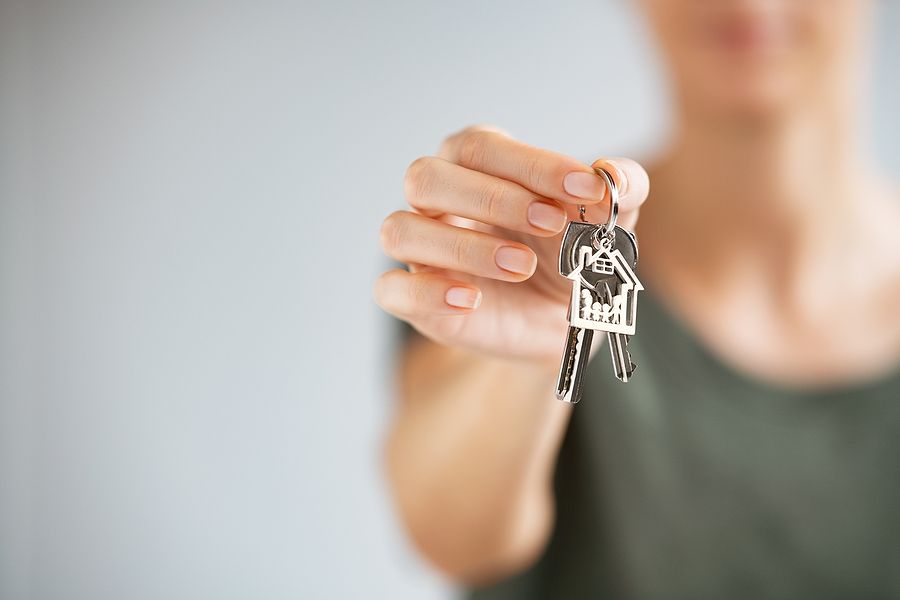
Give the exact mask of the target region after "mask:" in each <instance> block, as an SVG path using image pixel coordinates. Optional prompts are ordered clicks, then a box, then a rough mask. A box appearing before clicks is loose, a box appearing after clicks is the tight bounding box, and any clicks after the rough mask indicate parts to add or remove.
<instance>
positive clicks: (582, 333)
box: [556, 168, 644, 403]
mask: <svg viewBox="0 0 900 600" xmlns="http://www.w3.org/2000/svg"><path fill="white" fill-rule="evenodd" d="M594 171H595V172H596V173H597V175H598V176H599V177H600V178H601V179H603V181H604V183H605V184H606V187H607V189H608V190H609V197H610V207H609V218H608V219H607V222H606V223H604V224H602V225H600V224H593V223H588V222H587V220H586V219H585V207H584V205H580V206H579V207H578V214H579V217H580V218H581V222H578V221H570V222H569V225H568V227H567V228H566V232H565V234H564V235H563V241H562V245H561V246H560V252H559V273H560V275H562V276H563V277H566V278H567V279H570V280H571V281H572V295H571V299H570V302H569V310H568V320H569V330H568V334H567V336H566V346H565V350H564V351H563V357H562V362H561V364H560V369H559V378H558V380H557V385H556V397H557V398H559V399H560V400H565V401H567V402H572V403H575V402H578V401H579V400H580V399H581V390H582V383H583V379H584V371H585V369H586V367H587V362H588V359H589V358H590V352H591V343H592V341H593V334H594V331H605V332H606V334H607V340H608V343H609V349H610V356H611V358H612V363H613V370H614V372H615V375H616V377H617V378H618V379H619V380H620V381H623V382H627V381H628V380H629V379H630V378H631V375H632V374H633V373H634V370H635V368H636V365H635V364H634V363H633V362H632V360H631V355H630V354H629V352H628V339H629V336H631V335H633V334H634V332H635V328H636V321H637V295H638V292H640V291H641V290H643V289H644V286H643V285H641V282H640V280H638V278H637V275H636V274H635V272H634V269H635V267H636V266H637V258H638V253H637V240H636V239H635V237H634V234H633V233H631V232H630V231H627V230H625V229H623V228H622V227H619V226H618V225H616V220H617V218H618V215H619V191H618V189H617V188H616V184H615V181H614V180H613V178H612V176H611V175H610V174H609V173H608V172H607V171H606V170H604V169H601V168H594Z"/></svg>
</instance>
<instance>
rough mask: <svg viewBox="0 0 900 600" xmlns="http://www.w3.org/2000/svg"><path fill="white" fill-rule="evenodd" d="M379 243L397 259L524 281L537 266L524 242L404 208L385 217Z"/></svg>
mask: <svg viewBox="0 0 900 600" xmlns="http://www.w3.org/2000/svg"><path fill="white" fill-rule="evenodd" d="M381 245H382V248H384V251H385V252H386V253H387V254H388V255H389V256H391V257H393V258H395V259H397V260H399V261H401V262H405V263H415V264H422V265H428V266H431V267H437V268H440V269H448V270H452V271H460V272H463V273H468V274H470V275H476V276H478V277H488V278H490V279H498V280H500V281H524V280H526V279H528V278H529V277H531V275H532V273H534V270H535V268H536V267H537V256H536V255H535V254H534V251H532V250H531V248H529V247H528V246H526V245H525V244H521V243H519V242H514V241H511V240H504V239H501V238H498V237H495V236H493V235H489V234H487V233H482V232H480V231H472V230H470V229H463V228H460V227H454V226H453V225H449V224H447V223H442V222H440V221H435V220H434V219H430V218H428V217H425V216H423V215H419V214H416V213H412V212H406V211H397V212H395V213H393V214H391V215H389V216H388V218H387V219H385V221H384V224H383V225H382V227H381Z"/></svg>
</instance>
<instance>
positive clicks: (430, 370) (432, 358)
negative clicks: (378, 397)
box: [387, 339, 570, 581]
mask: <svg viewBox="0 0 900 600" xmlns="http://www.w3.org/2000/svg"><path fill="white" fill-rule="evenodd" d="M416 344H417V347H416V348H414V349H413V350H411V351H410V352H408V354H407V356H406V358H405V361H404V366H403V369H402V371H401V378H402V381H401V388H402V396H403V400H402V402H401V405H400V407H399V409H398V411H397V415H396V418H395V420H394V423H393V427H392V429H391V432H390V435H389V438H388V444H387V458H388V470H389V474H390V478H391V482H392V486H393V489H394V494H395V497H396V500H397V503H398V505H399V506H400V510H401V514H402V516H403V518H404V520H405V522H406V524H407V526H408V528H409V530H410V532H411V534H412V536H413V538H414V540H415V541H416V543H417V544H418V545H419V547H420V548H421V549H422V551H423V552H424V553H425V554H426V555H427V556H428V557H429V558H430V559H431V560H432V561H433V562H434V563H436V564H437V565H438V566H439V567H441V568H442V569H443V570H445V571H446V572H448V573H450V574H451V575H453V576H455V577H457V578H460V579H465V580H470V581H471V580H484V579H489V578H493V577H498V576H500V575H503V574H506V573H509V572H513V571H516V570H518V569H521V568H523V567H524V566H526V565H527V564H528V562H530V561H531V560H533V559H534V558H535V557H536V556H537V555H538V554H539V552H540V551H541V549H542V548H543V546H544V544H545V542H546V539H547V536H548V534H549V531H550V529H551V527H552V521H553V498H552V489H551V483H552V476H553V468H554V464H555V459H556V454H557V451H558V449H559V445H560V441H561V439H562V435H563V433H564V431H565V427H566V424H567V422H568V418H569V413H570V406H569V405H567V404H565V403H561V402H558V401H556V400H555V399H554V398H553V384H554V376H555V372H554V368H553V367H551V366H549V365H535V364H533V363H521V362H513V361H504V360H499V359H488V358H485V357H483V356H474V355H471V354H467V353H465V352H463V351H460V350H453V349H448V348H443V347H440V346H437V345H436V344H433V343H431V342H428V341H425V340H421V339H419V340H417V341H416Z"/></svg>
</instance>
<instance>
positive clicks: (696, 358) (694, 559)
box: [470, 293, 900, 600]
mask: <svg viewBox="0 0 900 600" xmlns="http://www.w3.org/2000/svg"><path fill="white" fill-rule="evenodd" d="M640 300H641V303H640V306H639V315H640V321H639V326H638V334H637V335H636V336H635V337H633V338H632V339H631V343H630V344H629V349H630V350H631V352H632V356H633V357H634V359H635V362H636V363H637V364H638V368H637V371H636V372H635V375H634V378H633V379H632V380H631V381H629V382H628V383H627V384H623V383H621V382H619V381H618V380H616V379H615V377H614V376H613V373H612V365H611V364H610V359H609V353H608V352H607V351H605V348H601V349H600V351H599V352H598V353H597V356H595V357H594V359H593V360H592V362H591V363H590V365H589V367H588V370H589V372H588V373H587V374H586V380H585V390H584V396H583V399H582V400H581V402H580V403H579V404H577V405H575V407H574V412H573V414H572V419H571V423H570V425H569V428H568V431H567V433H566V436H565V440H564V442H563V446H562V449H561V451H560V455H559V459H558V463H557V469H556V482H555V486H556V505H557V513H556V525H555V530H554V533H553V534H552V536H551V539H550V542H549V545H548V546H547V548H546V550H545V552H544V555H543V557H542V558H540V559H539V560H538V562H537V563H536V564H535V565H534V566H533V567H532V568H530V569H528V570H527V571H525V572H524V573H521V574H519V575H517V576H514V577H512V578H510V579H509V580H507V581H503V582H501V583H498V584H496V585H492V586H490V587H486V588H484V589H478V590H472V591H471V592H470V597H471V598H472V599H473V600H506V599H510V600H512V599H515V600H529V599H536V598H553V599H569V598H612V599H616V600H630V599H660V598H664V599H684V600H702V599H706V598H710V599H713V598H714V599H725V598H727V599H730V600H739V599H743V598H753V599H759V598H790V599H796V598H816V599H818V600H823V599H828V598H900V368H897V369H895V371H894V372H892V373H890V374H888V375H886V376H883V377H881V378H879V379H878V380H875V381H871V382H868V383H865V384H859V385H854V386H848V387H844V388H840V389H832V390H827V391H815V392H813V391H804V390H793V389H786V388H780V387H777V386H773V385H769V384H766V383H762V382H760V381H756V380H753V379H751V378H749V377H748V376H745V375H743V374H741V373H739V372H737V371H735V370H733V369H731V368H730V367H729V366H727V365H725V364H724V363H722V362H721V361H720V360H718V359H717V358H716V357H714V356H713V355H712V354H711V353H709V352H708V351H707V350H706V349H705V348H704V347H702V346H701V345H700V344H699V342H698V341H697V340H696V339H695V338H694V337H693V336H692V335H691V334H690V333H689V332H688V331H687V330H686V329H685V328H684V327H683V325H682V324H681V323H680V322H679V321H678V320H677V319H676V318H674V317H673V316H672V315H671V314H669V313H668V312H667V311H666V309H665V308H664V307H663V306H661V305H660V304H659V303H658V302H657V301H655V300H654V299H653V297H652V296H650V295H647V294H646V293H644V294H642V297H641V299H640ZM600 335H602V334H600ZM596 339H597V338H596V336H595V340H596ZM598 341H599V340H598ZM604 343H605V341H604Z"/></svg>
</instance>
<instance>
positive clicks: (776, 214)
mask: <svg viewBox="0 0 900 600" xmlns="http://www.w3.org/2000/svg"><path fill="white" fill-rule="evenodd" d="M857 130H858V129H857V127H856V124H855V123H854V122H852V120H851V119H849V118H841V115H840V114H834V113H832V114H825V113H824V112H822V113H819V114H817V113H816V111H806V112H805V113H803V114H798V115H795V116H794V117H793V118H790V119H782V120H780V121H775V120H769V121H767V122H756V123H752V122H749V120H744V121H741V122H731V123H727V122H720V123H710V122H708V121H705V122H691V121H690V120H686V121H684V122H683V124H682V127H681V128H680V129H679V130H678V135H676V136H675V137H674V143H673V144H672V145H671V147H670V151H669V152H668V153H667V154H666V155H665V156H664V158H663V160H661V161H660V162H659V163H658V164H657V165H656V168H652V167H651V169H650V177H651V194H650V196H651V197H650V199H649V200H648V201H647V203H646V204H645V205H644V207H643V208H642V209H641V216H640V219H639V222H638V238H639V240H640V244H641V273H642V277H643V278H645V279H646V281H645V285H648V289H650V286H651V285H652V289H654V290H655V293H656V294H657V295H658V296H659V297H660V298H664V299H665V303H666V304H667V305H669V307H670V308H672V309H674V310H675V312H677V313H679V314H680V315H681V316H682V317H683V318H684V320H685V321H687V322H689V323H690V324H691V326H692V327H693V328H694V329H695V331H696V332H697V333H698V335H700V336H701V337H704V338H706V339H707V340H708V342H709V344H710V345H711V346H715V347H717V349H718V350H719V352H720V353H721V354H723V355H730V361H731V362H733V363H735V364H737V365H746V366H747V368H748V369H750V370H752V371H754V372H756V373H758V374H761V375H764V376H772V377H776V378H779V379H784V380H785V381H787V380H789V379H797V380H802V379H806V378H807V377H808V378H810V379H816V378H822V377H823V373H830V374H831V376H834V377H837V378H842V377H844V378H852V377H853V376H854V375H859V374H861V373H864V372H867V369H869V370H877V369H878V368H886V366H888V365H893V364H895V361H896V356H897V351H898V350H897V346H898V344H900V327H898V326H900V323H897V319H896V306H897V303H898V302H900V236H898V235H897V233H896V231H897V230H898V228H900V203H898V202H896V198H895V197H894V192H893V191H892V190H891V189H890V188H889V187H888V186H887V185H886V184H885V183H883V182H882V181H881V180H880V179H879V178H878V177H877V176H876V175H873V171H874V169H870V167H869V166H868V165H869V162H868V161H867V160H866V157H865V154H864V153H863V152H862V150H861V147H862V145H861V143H860V140H859V139H857V138H856V137H855V136H856V133H855V131H857ZM847 307H856V308H857V310H856V311H849V313H848V311H847ZM835 315H844V316H843V318H842V319H840V320H836V319H835ZM861 332H869V333H868V334H866V335H864V334H862V333H861ZM879 336H880V337H879ZM773 346H777V347H780V348H793V349H795V350H796V349H800V350H802V351H803V352H804V353H805V354H802V356H803V357H805V358H804V359H803V360H799V359H797V357H796V356H793V355H791V354H790V353H787V354H785V355H783V356H770V355H769V354H770V353H771V348H772V347H773ZM804 361H806V362H805V363H804Z"/></svg>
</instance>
